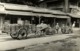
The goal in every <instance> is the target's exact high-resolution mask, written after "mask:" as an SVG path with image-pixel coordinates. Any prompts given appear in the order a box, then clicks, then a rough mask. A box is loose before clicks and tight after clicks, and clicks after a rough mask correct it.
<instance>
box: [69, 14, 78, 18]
mask: <svg viewBox="0 0 80 51" xmlns="http://www.w3.org/2000/svg"><path fill="white" fill-rule="evenodd" d="M68 15H69V16H71V17H73V18H80V15H76V14H70V13H69V14H68Z"/></svg>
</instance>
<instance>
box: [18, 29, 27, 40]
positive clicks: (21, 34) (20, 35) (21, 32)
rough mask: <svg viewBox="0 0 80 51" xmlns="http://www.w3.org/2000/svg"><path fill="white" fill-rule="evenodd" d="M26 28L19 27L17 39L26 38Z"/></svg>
mask: <svg viewBox="0 0 80 51" xmlns="http://www.w3.org/2000/svg"><path fill="white" fill-rule="evenodd" d="M27 35H28V33H27V30H26V29H25V28H23V29H20V30H19V32H18V37H17V38H18V39H23V38H27Z"/></svg>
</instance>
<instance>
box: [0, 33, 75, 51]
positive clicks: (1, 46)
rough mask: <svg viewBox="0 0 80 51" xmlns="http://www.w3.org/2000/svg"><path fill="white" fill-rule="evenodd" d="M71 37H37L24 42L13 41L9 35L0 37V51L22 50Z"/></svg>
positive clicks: (66, 35)
mask: <svg viewBox="0 0 80 51" xmlns="http://www.w3.org/2000/svg"><path fill="white" fill-rule="evenodd" d="M72 35H75V34H58V35H52V36H46V37H39V38H30V39H24V40H14V39H12V38H11V37H10V36H9V35H1V36H0V51H2V50H3V51H5V50H11V49H17V48H22V47H25V46H30V45H36V44H41V43H46V42H51V41H57V40H62V39H66V38H69V37H71V36H72Z"/></svg>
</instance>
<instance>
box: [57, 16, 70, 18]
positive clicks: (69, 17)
mask: <svg viewBox="0 0 80 51" xmlns="http://www.w3.org/2000/svg"><path fill="white" fill-rule="evenodd" d="M56 18H70V17H69V16H56Z"/></svg>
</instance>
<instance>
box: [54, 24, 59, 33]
mask: <svg viewBox="0 0 80 51" xmlns="http://www.w3.org/2000/svg"><path fill="white" fill-rule="evenodd" d="M55 29H56V33H57V34H58V31H59V23H57V24H56V26H55Z"/></svg>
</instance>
